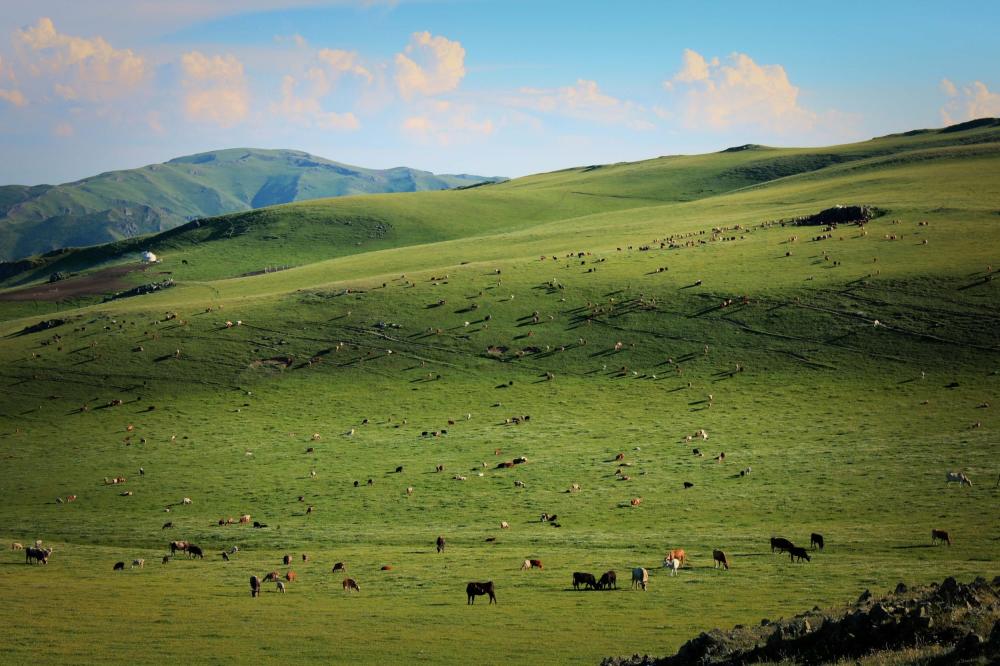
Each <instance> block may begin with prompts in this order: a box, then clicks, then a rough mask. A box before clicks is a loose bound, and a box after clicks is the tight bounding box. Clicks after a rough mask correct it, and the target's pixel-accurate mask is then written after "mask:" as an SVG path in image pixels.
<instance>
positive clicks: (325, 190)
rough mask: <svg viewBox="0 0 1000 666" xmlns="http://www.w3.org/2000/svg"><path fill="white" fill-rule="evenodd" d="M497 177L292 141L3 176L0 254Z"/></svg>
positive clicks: (17, 254)
mask: <svg viewBox="0 0 1000 666" xmlns="http://www.w3.org/2000/svg"><path fill="white" fill-rule="evenodd" d="M495 180H500V179H497V178H483V177H480V176H470V175H466V174H461V175H447V174H445V175H436V174H433V173H430V172H427V171H419V170H417V169H410V168H407V167H398V168H394V169H385V170H377V169H365V168H361V167H355V166H351V165H348V164H341V163H339V162H333V161H331V160H327V159H324V158H322V157H316V156H314V155H310V154H308V153H304V152H301V151H294V150H260V149H253V148H234V149H229V150H217V151H212V152H207V153H199V154H197V155H188V156H186V157H178V158H176V159H173V160H170V161H169V162H165V163H163V164H151V165H148V166H145V167H141V168H139V169H128V170H124V171H111V172H108V173H102V174H100V175H97V176H93V177H90V178H84V179H83V180H79V181H75V182H72V183H65V184H63V185H56V186H51V185H38V186H34V187H27V186H22V185H7V186H2V187H0V258H4V259H8V260H13V259H20V258H22V257H27V256H29V255H32V254H38V253H41V252H47V251H50V250H55V249H59V248H65V247H81V246H87V245H96V244H99V243H107V242H109V241H113V240H118V239H122V238H129V237H132V236H137V235H143V234H149V233H152V232H158V231H166V230H168V229H172V228H174V227H176V226H179V225H181V224H183V223H185V222H187V221H189V220H192V219H195V218H202V217H210V216H214V215H221V214H223V213H230V212H234V211H244V210H249V209H253V208H261V207H264V206H271V205H275V204H283V203H289V202H292V201H303V200H307V199H317V198H322V197H339V196H345V195H349V194H374V193H381V192H416V191H421V190H444V189H450V188H454V187H464V186H468V185H475V184H477V183H482V182H492V181H495Z"/></svg>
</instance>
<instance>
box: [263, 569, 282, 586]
mask: <svg viewBox="0 0 1000 666" xmlns="http://www.w3.org/2000/svg"><path fill="white" fill-rule="evenodd" d="M280 578H281V574H279V573H278V572H277V571H271V572H269V573H268V574H267V575H265V576H264V582H265V583H274V582H276V581H278V579H280Z"/></svg>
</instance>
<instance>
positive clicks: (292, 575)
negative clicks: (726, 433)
mask: <svg viewBox="0 0 1000 666" xmlns="http://www.w3.org/2000/svg"><path fill="white" fill-rule="evenodd" d="M297 579H298V576H297V575H296V574H295V572H294V571H289V572H288V573H286V574H285V580H287V581H288V582H289V583H294V582H295V581H296V580H297Z"/></svg>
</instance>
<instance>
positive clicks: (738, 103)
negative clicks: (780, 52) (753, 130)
mask: <svg viewBox="0 0 1000 666" xmlns="http://www.w3.org/2000/svg"><path fill="white" fill-rule="evenodd" d="M664 87H666V88H667V90H670V91H674V92H676V93H677V94H678V95H680V104H679V114H680V116H681V119H682V122H683V124H684V126H685V127H687V128H708V129H714V130H723V129H729V128H732V127H739V126H756V127H761V128H764V129H768V130H771V131H774V132H779V133H783V132H794V131H802V130H808V129H811V128H812V127H814V126H815V125H816V123H817V120H818V116H817V114H816V113H815V112H813V111H811V110H809V109H806V108H804V107H802V106H801V105H800V104H799V100H798V97H799V89H798V88H797V87H796V86H794V85H792V83H791V82H790V81H789V80H788V74H787V73H786V72H785V68H784V67H782V66H781V65H759V64H757V63H756V62H754V60H753V59H752V58H751V57H750V56H748V55H746V54H743V53H733V54H732V55H730V56H729V57H728V58H726V60H725V62H720V61H719V59H718V58H713V59H712V60H711V61H708V60H706V59H705V58H704V57H703V56H702V55H701V54H699V53H697V52H695V51H692V50H691V49H686V50H685V51H684V65H683V67H682V68H681V70H680V71H679V72H677V74H675V75H674V76H673V77H672V78H671V79H670V80H668V81H665V82H664Z"/></svg>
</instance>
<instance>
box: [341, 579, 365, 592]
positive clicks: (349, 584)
mask: <svg viewBox="0 0 1000 666" xmlns="http://www.w3.org/2000/svg"><path fill="white" fill-rule="evenodd" d="M343 585H344V591H345V592H350V591H351V590H354V591H355V592H360V591H361V588H360V587H359V586H358V581H356V580H354V579H353V578H345V579H344V583H343Z"/></svg>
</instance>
